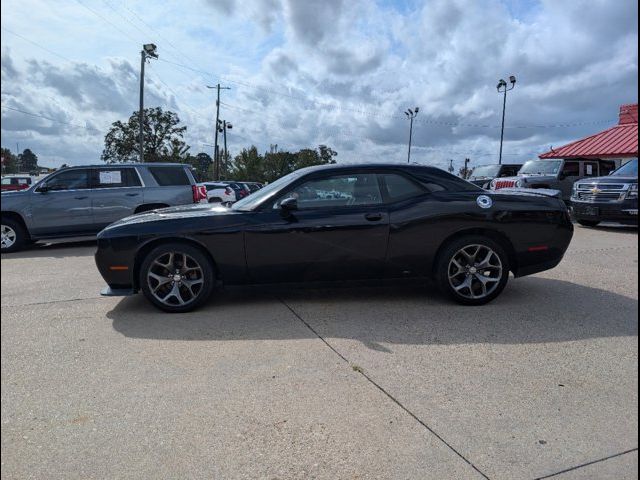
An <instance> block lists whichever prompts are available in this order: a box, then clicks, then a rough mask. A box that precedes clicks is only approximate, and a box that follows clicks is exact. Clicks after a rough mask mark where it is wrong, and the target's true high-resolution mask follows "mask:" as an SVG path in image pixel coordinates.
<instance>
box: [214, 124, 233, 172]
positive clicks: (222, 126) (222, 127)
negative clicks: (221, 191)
mask: <svg viewBox="0 0 640 480" xmlns="http://www.w3.org/2000/svg"><path fill="white" fill-rule="evenodd" d="M232 128H233V125H231V124H230V123H227V121H226V120H218V132H219V133H222V138H223V140H224V150H223V152H224V153H223V154H222V165H225V164H226V161H227V154H228V152H227V130H230V129H232ZM216 150H217V148H216ZM225 171H226V169H225ZM219 174H220V169H218V177H219ZM216 180H220V178H216Z"/></svg>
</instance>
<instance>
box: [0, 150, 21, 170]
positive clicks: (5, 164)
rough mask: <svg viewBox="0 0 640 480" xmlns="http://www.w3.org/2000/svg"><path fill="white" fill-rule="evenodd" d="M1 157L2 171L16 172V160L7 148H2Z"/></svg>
mask: <svg viewBox="0 0 640 480" xmlns="http://www.w3.org/2000/svg"><path fill="white" fill-rule="evenodd" d="M0 156H1V158H2V173H3V174H5V173H6V174H9V173H18V160H17V158H16V156H15V155H14V154H13V153H11V150H9V149H8V148H3V149H2V151H1V152H0Z"/></svg>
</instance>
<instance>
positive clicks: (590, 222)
mask: <svg viewBox="0 0 640 480" xmlns="http://www.w3.org/2000/svg"><path fill="white" fill-rule="evenodd" d="M577 222H578V223H579V224H580V225H582V226H583V227H597V226H598V225H600V220H577Z"/></svg>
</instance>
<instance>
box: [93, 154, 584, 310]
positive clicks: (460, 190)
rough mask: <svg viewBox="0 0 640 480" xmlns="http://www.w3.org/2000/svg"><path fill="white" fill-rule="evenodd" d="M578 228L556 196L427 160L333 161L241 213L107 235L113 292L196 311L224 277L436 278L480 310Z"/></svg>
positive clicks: (218, 211)
mask: <svg viewBox="0 0 640 480" xmlns="http://www.w3.org/2000/svg"><path fill="white" fill-rule="evenodd" d="M572 235H573V226H572V223H571V220H570V217H569V213H568V210H567V207H566V206H565V204H564V203H563V202H562V200H560V199H559V198H556V197H555V196H553V194H552V193H549V192H536V191H535V190H529V191H527V192H516V191H499V192H488V191H485V190H483V189H481V188H480V187H477V186H475V185H472V184H471V183H469V182H467V181H465V180H462V179H460V178H457V177H455V176H453V175H450V174H449V173H447V172H445V171H443V170H440V169H437V168H433V167H425V166H418V165H397V164H374V165H371V164H368V165H324V166H319V167H309V168H305V169H302V170H298V171H296V172H293V173H291V174H289V175H287V176H285V177H282V178H281V179H279V180H277V181H275V182H273V183H271V184H270V185H267V186H266V187H264V188H263V189H262V190H259V191H257V192H256V193H254V194H252V195H250V196H248V197H246V198H244V199H243V200H240V201H239V202H237V203H235V204H234V205H233V206H232V207H231V208H225V207H217V206H212V205H210V204H200V205H190V206H184V207H172V208H165V209H161V210H155V211H151V212H148V213H143V214H138V215H134V216H131V217H128V218H125V219H123V220H120V221H118V222H116V223H113V224H112V225H110V226H108V227H107V228H105V229H104V230H103V231H102V232H100V234H99V235H98V250H97V253H96V264H97V266H98V269H99V270H100V273H101V274H102V276H103V277H104V279H105V280H106V282H107V284H108V288H106V289H105V290H104V291H103V292H102V293H103V294H104V295H129V294H132V293H136V292H138V291H139V290H142V292H143V293H144V295H145V296H146V297H147V298H148V299H149V301H151V303H153V304H154V305H155V306H157V307H159V308H160V309H162V310H165V311H167V312H185V311H189V310H192V309H194V308H196V307H197V306H199V305H201V304H202V303H203V302H205V301H206V300H207V298H208V297H209V296H210V295H211V293H212V292H213V290H214V287H215V286H216V285H217V284H219V283H224V284H227V285H232V284H235V285H237V284H256V283H275V282H309V281H328V280H351V279H354V280H356V279H377V278H404V277H414V278H431V279H433V280H435V282H436V283H437V285H438V286H439V287H440V288H441V289H442V290H443V291H444V292H446V293H447V294H448V295H449V296H451V297H452V298H453V299H454V300H456V301H458V302H460V303H462V304H466V305H480V304H484V303H487V302H489V301H491V300H493V299H494V298H495V297H497V296H498V295H499V294H500V292H501V291H502V290H503V289H504V287H505V285H506V283H507V280H508V278H509V273H510V272H512V273H513V274H514V276H515V277H520V276H523V275H530V274H532V273H536V272H540V271H543V270H547V269H550V268H553V267H555V266H556V265H557V264H558V263H559V262H560V260H561V259H562V257H563V255H564V253H565V251H566V249H567V247H568V246H569V242H570V241H571V237H572Z"/></svg>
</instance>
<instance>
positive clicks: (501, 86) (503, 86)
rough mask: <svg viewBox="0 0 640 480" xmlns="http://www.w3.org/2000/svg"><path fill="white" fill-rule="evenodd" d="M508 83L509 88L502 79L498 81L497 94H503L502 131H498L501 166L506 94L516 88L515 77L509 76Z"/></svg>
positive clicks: (500, 161) (500, 162)
mask: <svg viewBox="0 0 640 480" xmlns="http://www.w3.org/2000/svg"><path fill="white" fill-rule="evenodd" d="M509 81H510V82H511V86H508V85H507V82H506V81H504V80H503V79H502V78H501V79H500V80H499V81H498V86H497V87H496V88H497V89H498V93H503V92H504V100H503V102H502V129H501V130H500V155H499V157H498V164H500V165H502V142H503V141H504V114H505V112H506V110H507V92H508V91H509V90H513V88H514V87H515V86H516V77H515V76H513V75H511V76H510V77H509Z"/></svg>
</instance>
